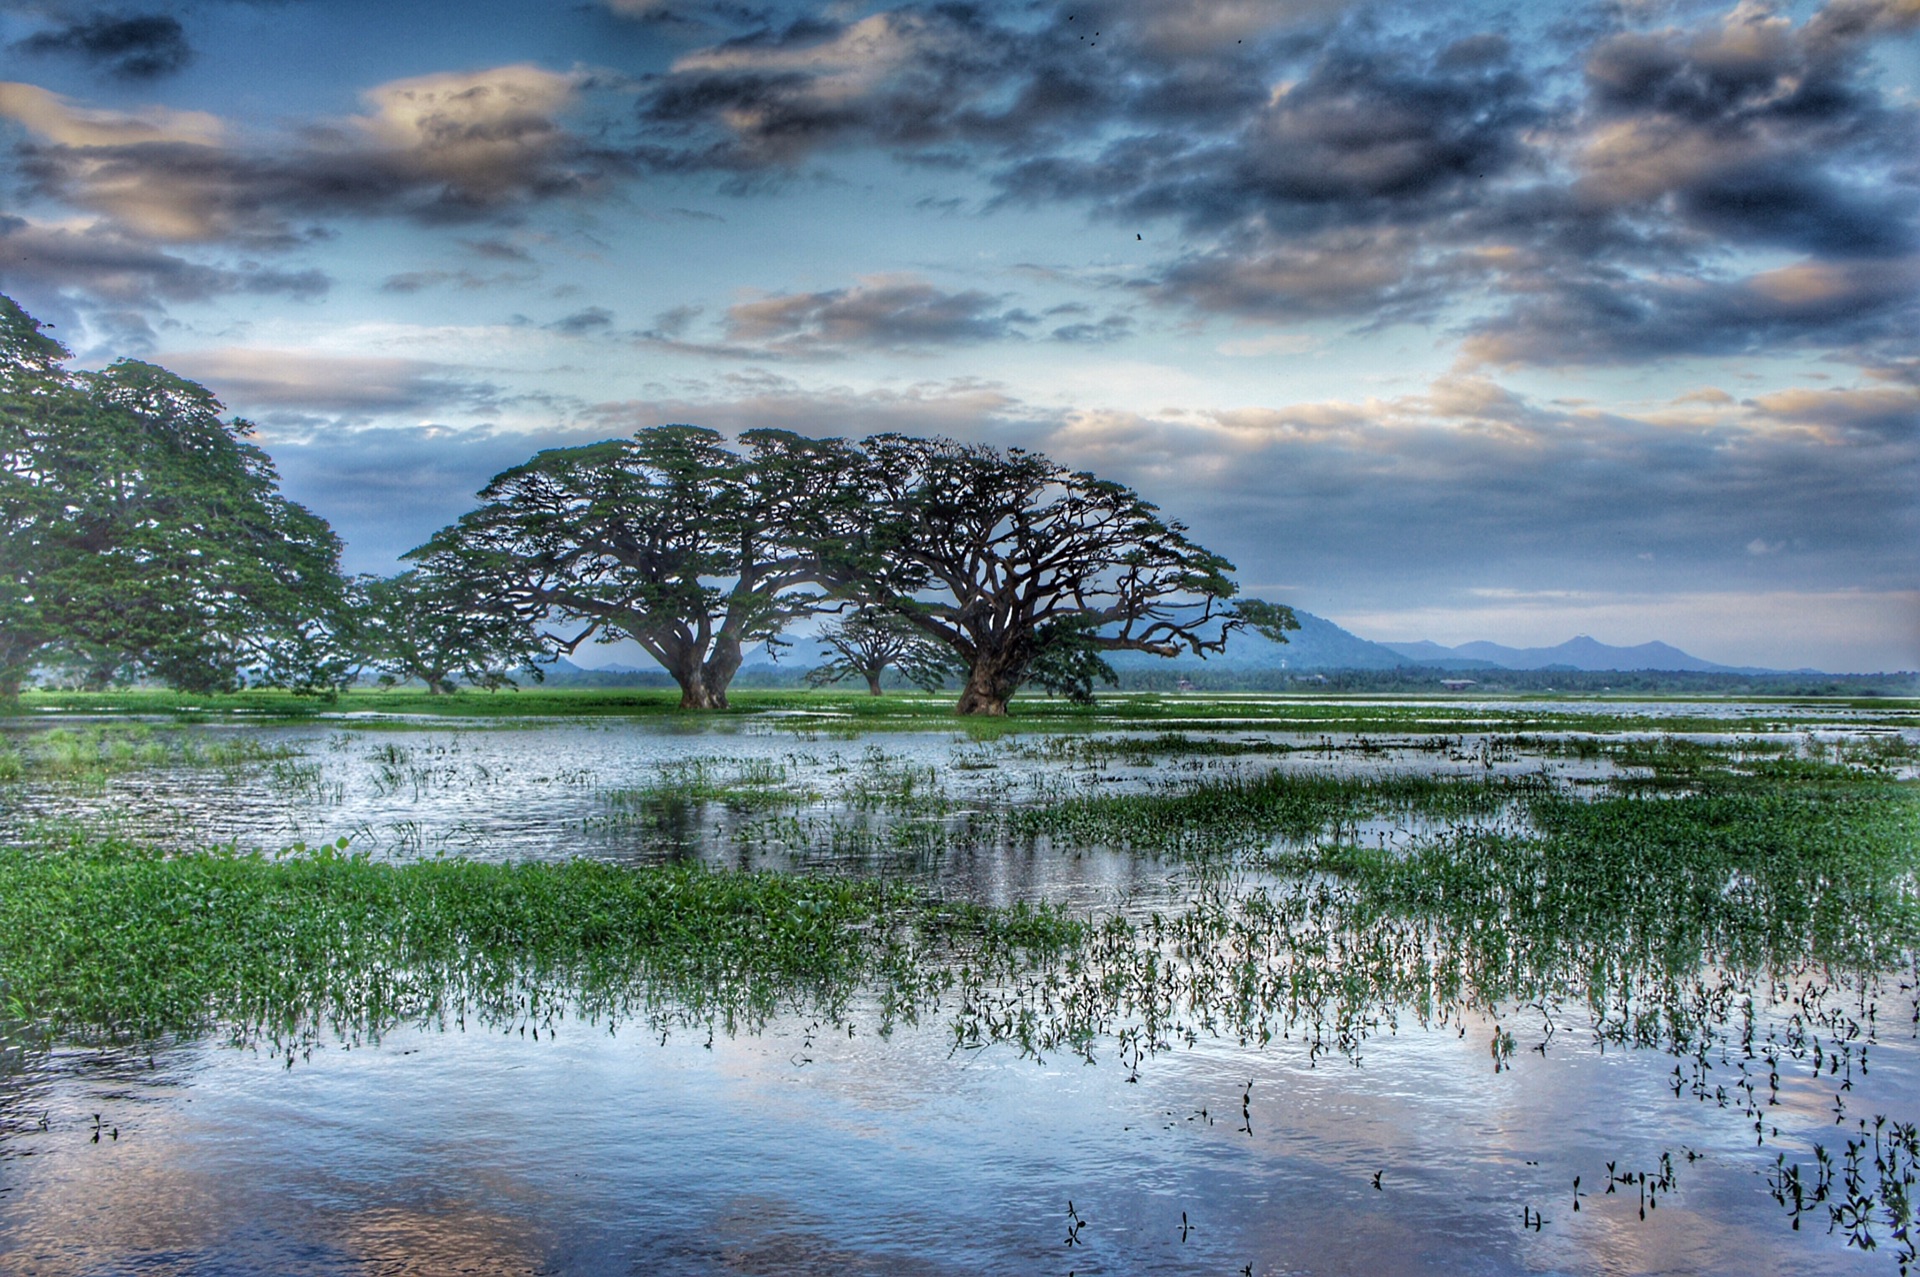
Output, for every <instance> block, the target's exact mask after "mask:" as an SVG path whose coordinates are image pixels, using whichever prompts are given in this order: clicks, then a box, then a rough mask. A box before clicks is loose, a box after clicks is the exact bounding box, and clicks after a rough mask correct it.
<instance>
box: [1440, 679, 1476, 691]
mask: <svg viewBox="0 0 1920 1277" xmlns="http://www.w3.org/2000/svg"><path fill="white" fill-rule="evenodd" d="M1440 686H1442V687H1444V688H1446V689H1447V690H1448V691H1449V692H1464V691H1466V690H1467V689H1468V688H1469V687H1478V686H1479V684H1478V683H1476V682H1475V681H1474V680H1473V679H1470V678H1443V679H1441V680H1440Z"/></svg>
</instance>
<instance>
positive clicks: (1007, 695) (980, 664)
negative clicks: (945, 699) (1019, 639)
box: [954, 652, 1020, 718]
mask: <svg viewBox="0 0 1920 1277" xmlns="http://www.w3.org/2000/svg"><path fill="white" fill-rule="evenodd" d="M1019 686H1020V684H1019V682H1018V680H1017V679H1015V678H1012V677H1010V676H1009V673H1008V669H1007V664H1006V662H1005V660H1004V659H1002V658H1000V657H999V656H998V655H997V654H992V653H987V652H982V653H981V654H980V655H979V656H978V657H977V658H975V660H974V662H973V669H972V670H971V671H970V672H969V673H968V674H967V686H966V689H965V690H964V691H962V692H961V693H960V704H959V705H958V706H956V707H955V708H954V713H956V714H984V715H986V716H988V717H989V718H1005V717H1006V714H1007V701H1008V700H1009V699H1011V698H1012V696H1013V694H1014V692H1015V691H1016V690H1017V689H1018V688H1019Z"/></svg>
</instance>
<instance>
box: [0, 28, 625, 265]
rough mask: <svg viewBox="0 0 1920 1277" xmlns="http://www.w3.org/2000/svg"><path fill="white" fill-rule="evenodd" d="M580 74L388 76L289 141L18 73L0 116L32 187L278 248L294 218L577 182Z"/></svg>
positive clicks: (446, 212) (127, 220) (507, 70)
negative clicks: (353, 108) (16, 142)
mask: <svg viewBox="0 0 1920 1277" xmlns="http://www.w3.org/2000/svg"><path fill="white" fill-rule="evenodd" d="M581 83H582V77H581V76H579V75H576V74H572V73H559V72H552V71H547V70H544V69H542V68H539V67H534V66H528V65H516V66H505V67H496V68H493V69H491V70H487V71H477V72H469V73H458V74H455V73H445V74H437V75H428V76H418V77H414V78H411V79H405V80H397V81H393V82H392V83H389V84H383V85H380V86H377V87H375V88H373V89H371V90H369V91H368V92H367V93H366V94H365V95H364V100H365V102H366V105H367V108H368V109H367V111H366V112H365V113H363V114H360V115H355V116H350V117H348V118H346V119H344V120H340V121H334V122H330V123H325V124H320V125H314V126H312V127H309V128H307V129H306V130H305V131H304V132H303V133H301V134H300V135H299V136H298V137H296V138H293V139H281V138H265V137H253V136H242V135H241V134H240V133H239V132H238V131H237V130H235V129H233V128H231V127H230V126H228V125H226V124H225V123H224V122H222V121H220V120H217V119H215V118H213V117H210V116H206V115H204V114H200V113H188V112H176V111H169V110H165V109H163V108H147V109H145V110H142V111H137V112H109V111H100V110H94V109H90V108H86V107H82V106H78V105H76V104H74V103H72V102H70V101H68V100H67V99H65V98H61V97H59V96H57V95H55V94H52V93H49V92H47V91H45V90H43V89H38V88H35V87H33V86H31V85H24V84H0V118H7V119H11V120H12V121H14V122H15V123H16V124H17V125H19V126H20V127H21V128H22V129H23V130H24V131H25V132H26V133H27V134H28V135H29V137H30V139H31V140H29V141H27V142H25V143H23V144H22V145H20V146H19V147H18V148H17V151H16V164H17V167H18V169H19V171H20V172H21V174H22V175H23V176H24V177H25V178H26V180H27V182H28V183H29V186H30V188H31V190H32V191H33V193H34V194H36V195H38V196H40V197H43V198H47V199H53V200H58V201H61V202H63V203H65V204H67V205H69V206H71V207H75V208H81V209H87V210H90V211H92V212H95V213H98V214H102V215H105V216H107V217H110V218H112V219H114V220H115V221H116V222H118V223H119V224H120V225H121V226H122V227H124V228H125V229H127V230H128V231H130V232H132V233H136V234H140V235H144V236H147V237H148V238H151V239H154V240H157V241H165V242H195V241H200V242H206V241H223V242H229V243H250V244H254V245H260V246H286V245H289V244H291V243H293V242H296V240H297V237H298V232H297V229H296V226H295V223H296V222H297V221H298V220H299V219H302V218H309V217H317V216H324V215H362V216H403V217H408V218H412V219H415V220H419V221H427V222H437V221H469V220H476V219H481V218H485V217H489V216H496V215H500V214H504V213H509V212H511V211H513V210H514V209H517V208H520V207H523V206H525V205H528V204H531V203H534V202H538V201H541V200H546V199H552V198H556V197H560V196H565V195H570V194H579V193H583V192H586V191H589V190H591V189H593V188H594V187H595V186H596V184H597V183H598V182H599V181H600V180H601V179H602V178H603V177H604V174H605V172H606V169H607V165H608V163H609V159H608V157H607V156H606V155H605V154H604V153H600V152H595V151H593V150H592V149H591V148H589V147H587V146H586V145H585V144H584V143H583V142H582V141H581V140H580V139H579V138H578V137H576V136H575V135H574V134H572V133H570V132H568V131H567V129H566V128H565V127H564V126H563V125H562V123H561V119H560V117H561V116H562V115H564V114H565V112H566V111H567V110H568V109H569V108H570V107H571V105H572V104H573V102H574V100H575V97H576V95H577V93H578V90H579V88H580V86H581Z"/></svg>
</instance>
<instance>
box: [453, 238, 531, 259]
mask: <svg viewBox="0 0 1920 1277" xmlns="http://www.w3.org/2000/svg"><path fill="white" fill-rule="evenodd" d="M460 244H461V246H462V247H463V248H465V249H466V250H467V251H468V252H470V253H472V254H474V255H475V256H476V257H485V258H489V259H491V260H493V261H496V262H531V261H532V260H533V254H532V253H529V252H528V251H527V250H526V249H524V248H522V247H520V246H519V245H518V244H511V243H508V242H507V241H506V240H503V239H463V240H461V241H460Z"/></svg>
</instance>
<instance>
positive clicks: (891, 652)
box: [807, 608, 958, 696]
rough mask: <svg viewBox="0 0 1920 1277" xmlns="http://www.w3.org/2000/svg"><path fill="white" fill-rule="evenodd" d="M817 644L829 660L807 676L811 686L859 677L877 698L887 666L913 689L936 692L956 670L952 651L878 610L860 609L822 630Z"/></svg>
mask: <svg viewBox="0 0 1920 1277" xmlns="http://www.w3.org/2000/svg"><path fill="white" fill-rule="evenodd" d="M819 640H820V643H821V645H822V646H823V647H824V648H825V651H824V652H823V653H822V655H824V656H826V657H827V658H828V659H827V661H826V663H825V664H823V665H817V666H815V667H814V668H813V669H811V670H809V671H808V672H807V684H808V686H810V687H825V686H827V685H828V684H829V683H838V682H840V681H841V680H842V679H848V678H855V677H858V678H863V679H865V680H866V681H867V690H868V691H869V692H871V693H872V694H873V695H875V696H878V695H880V678H881V675H883V674H885V673H886V672H887V669H888V667H889V666H891V667H892V668H894V669H897V670H899V671H900V675H901V677H903V678H905V679H906V680H907V681H908V682H909V683H912V684H913V685H914V686H915V687H918V688H922V689H924V690H926V691H929V692H932V691H937V690H939V688H940V686H941V685H942V684H943V683H945V682H946V681H947V679H948V678H949V677H951V676H952V675H953V674H954V673H955V672H956V671H957V670H958V666H957V664H956V662H955V661H954V658H953V651H952V649H951V648H949V647H948V646H947V645H946V644H944V643H941V642H940V641H938V640H937V639H934V638H932V637H931V636H929V635H928V634H927V633H926V632H925V631H923V630H922V629H921V628H920V627H919V626H917V625H915V624H914V623H913V622H912V621H909V620H908V619H907V618H906V617H904V616H901V615H899V614H897V613H894V612H884V611H881V610H880V609H878V608H860V609H859V610H857V611H855V612H854V613H853V614H852V615H851V616H848V617H845V618H844V619H841V620H838V621H833V622H830V623H829V624H827V625H825V626H823V627H821V630H820V634H819Z"/></svg>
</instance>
